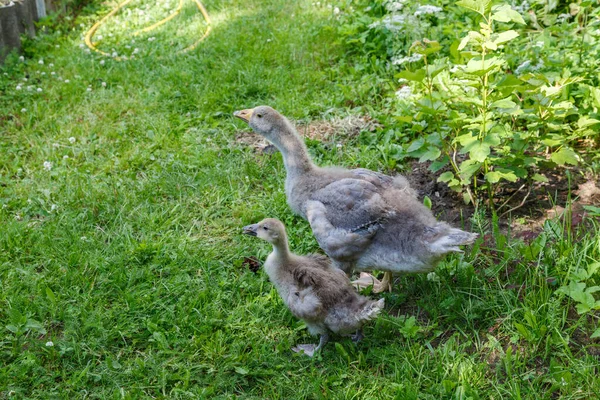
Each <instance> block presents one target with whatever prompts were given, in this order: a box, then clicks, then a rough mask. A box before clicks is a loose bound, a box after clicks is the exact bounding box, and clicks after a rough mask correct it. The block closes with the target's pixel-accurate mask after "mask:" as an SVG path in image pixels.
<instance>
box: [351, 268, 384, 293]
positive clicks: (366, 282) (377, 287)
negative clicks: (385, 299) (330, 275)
mask: <svg viewBox="0 0 600 400" xmlns="http://www.w3.org/2000/svg"><path fill="white" fill-rule="evenodd" d="M352 285H354V287H355V288H356V289H357V290H361V289H365V288H368V287H369V286H373V293H382V292H386V291H388V292H391V291H392V273H391V272H385V273H384V274H383V280H381V281H380V280H379V279H377V278H375V277H374V276H373V275H371V274H367V273H366V272H361V273H360V277H359V278H358V279H357V280H355V281H352Z"/></svg>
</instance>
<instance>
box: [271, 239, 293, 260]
mask: <svg viewBox="0 0 600 400" xmlns="http://www.w3.org/2000/svg"><path fill="white" fill-rule="evenodd" d="M271 244H272V245H273V257H274V258H275V260H277V261H280V262H285V261H287V260H289V259H290V254H291V253H290V248H289V246H288V241H287V237H286V236H285V235H284V236H283V237H281V238H280V239H279V240H278V241H276V242H273V243H271Z"/></svg>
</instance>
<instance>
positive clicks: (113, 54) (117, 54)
mask: <svg viewBox="0 0 600 400" xmlns="http://www.w3.org/2000/svg"><path fill="white" fill-rule="evenodd" d="M111 56H112V57H113V58H117V57H119V53H117V52H116V51H113V52H112V54H111Z"/></svg>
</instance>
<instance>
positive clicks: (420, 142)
mask: <svg viewBox="0 0 600 400" xmlns="http://www.w3.org/2000/svg"><path fill="white" fill-rule="evenodd" d="M424 144H425V139H424V138H422V137H420V138H418V139H417V140H415V141H413V142H412V143H411V144H410V146H408V149H406V152H407V153H412V152H413V151H416V150H419V149H420V148H421V147H423V145H424Z"/></svg>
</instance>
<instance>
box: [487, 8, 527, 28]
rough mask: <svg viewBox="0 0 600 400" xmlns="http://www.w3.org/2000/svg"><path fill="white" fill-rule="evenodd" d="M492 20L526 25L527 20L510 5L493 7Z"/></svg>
mask: <svg viewBox="0 0 600 400" xmlns="http://www.w3.org/2000/svg"><path fill="white" fill-rule="evenodd" d="M492 19H493V20H494V21H498V22H511V21H512V22H516V23H518V24H523V25H525V20H524V19H523V17H522V16H521V14H519V13H518V12H517V11H515V10H513V9H512V7H511V6H509V5H508V4H502V5H498V6H494V7H492Z"/></svg>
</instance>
